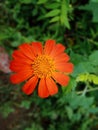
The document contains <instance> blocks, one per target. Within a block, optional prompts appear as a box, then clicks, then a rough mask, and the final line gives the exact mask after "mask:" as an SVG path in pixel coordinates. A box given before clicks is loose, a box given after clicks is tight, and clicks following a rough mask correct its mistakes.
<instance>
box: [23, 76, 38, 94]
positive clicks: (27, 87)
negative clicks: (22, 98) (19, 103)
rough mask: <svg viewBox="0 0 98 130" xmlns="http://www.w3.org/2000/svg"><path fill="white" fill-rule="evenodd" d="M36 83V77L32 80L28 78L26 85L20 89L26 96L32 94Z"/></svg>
mask: <svg viewBox="0 0 98 130" xmlns="http://www.w3.org/2000/svg"><path fill="white" fill-rule="evenodd" d="M37 82H38V77H37V76H33V77H32V78H30V79H29V80H28V81H27V83H26V84H25V85H24V86H23V87H22V91H23V92H24V93H25V94H27V95H30V94H31V93H33V91H34V89H35V87H36V85H37Z"/></svg>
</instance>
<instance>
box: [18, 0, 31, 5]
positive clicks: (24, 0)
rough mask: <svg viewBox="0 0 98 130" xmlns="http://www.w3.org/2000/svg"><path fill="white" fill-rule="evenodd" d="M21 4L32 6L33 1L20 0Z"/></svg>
mask: <svg viewBox="0 0 98 130" xmlns="http://www.w3.org/2000/svg"><path fill="white" fill-rule="evenodd" d="M20 2H21V3H23V4H30V3H32V0H20Z"/></svg>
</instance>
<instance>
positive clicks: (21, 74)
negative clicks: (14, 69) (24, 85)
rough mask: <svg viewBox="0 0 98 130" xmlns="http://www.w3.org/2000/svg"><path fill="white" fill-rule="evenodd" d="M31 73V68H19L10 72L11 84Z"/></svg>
mask: <svg viewBox="0 0 98 130" xmlns="http://www.w3.org/2000/svg"><path fill="white" fill-rule="evenodd" d="M32 75H33V72H32V70H21V71H19V72H18V73H15V74H12V75H11V77H10V80H11V82H12V83H13V84H17V83H21V82H23V81H24V80H26V79H28V78H30V77H31V76H32Z"/></svg>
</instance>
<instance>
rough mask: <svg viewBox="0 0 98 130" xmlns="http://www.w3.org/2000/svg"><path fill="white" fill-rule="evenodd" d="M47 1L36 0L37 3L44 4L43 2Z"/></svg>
mask: <svg viewBox="0 0 98 130" xmlns="http://www.w3.org/2000/svg"><path fill="white" fill-rule="evenodd" d="M46 2H47V0H39V1H38V2H37V4H44V3H46Z"/></svg>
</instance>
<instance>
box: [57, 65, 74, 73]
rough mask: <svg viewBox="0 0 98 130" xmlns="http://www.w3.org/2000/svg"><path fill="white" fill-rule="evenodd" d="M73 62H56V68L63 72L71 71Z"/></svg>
mask: <svg viewBox="0 0 98 130" xmlns="http://www.w3.org/2000/svg"><path fill="white" fill-rule="evenodd" d="M73 67H74V66H73V64H72V63H58V64H56V70H58V71H61V72H65V73H72V72H73Z"/></svg>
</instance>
